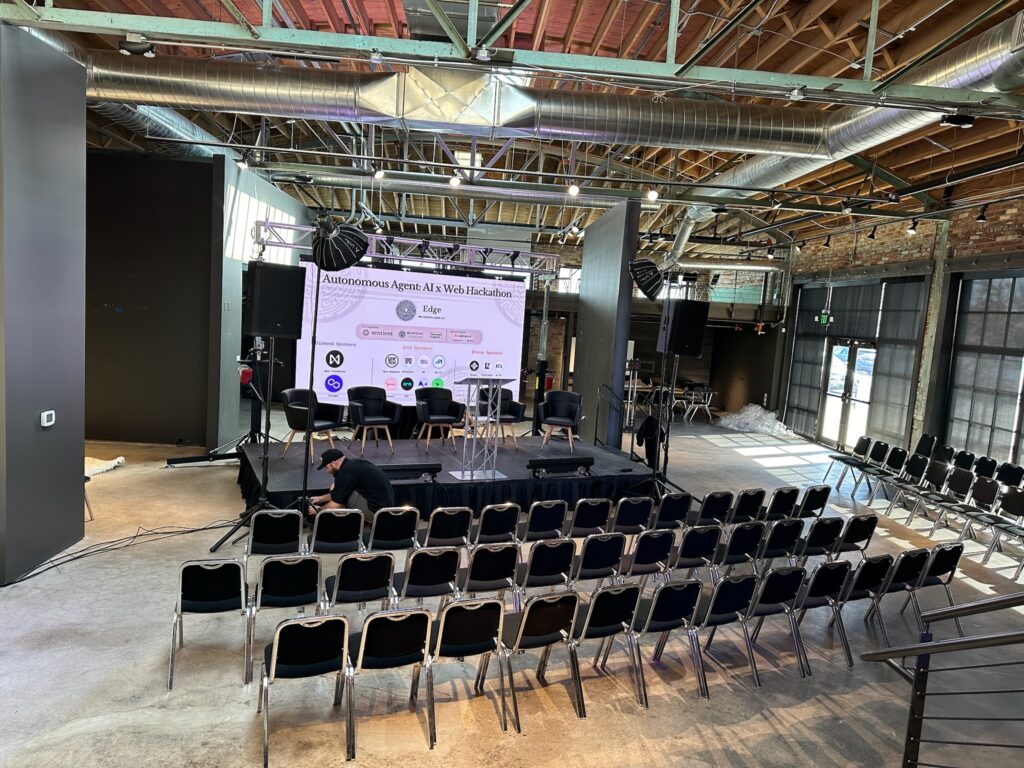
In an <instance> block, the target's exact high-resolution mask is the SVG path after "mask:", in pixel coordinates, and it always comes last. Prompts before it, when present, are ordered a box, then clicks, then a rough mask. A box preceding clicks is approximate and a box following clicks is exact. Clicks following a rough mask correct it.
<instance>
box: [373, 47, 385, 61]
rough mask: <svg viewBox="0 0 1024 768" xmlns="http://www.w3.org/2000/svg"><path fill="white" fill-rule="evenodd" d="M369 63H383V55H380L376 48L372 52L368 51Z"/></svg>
mask: <svg viewBox="0 0 1024 768" xmlns="http://www.w3.org/2000/svg"><path fill="white" fill-rule="evenodd" d="M370 63H371V64H383V63H384V54H383V53H381V52H380V51H379V50H377V49H376V48H374V49H373V50H372V51H370Z"/></svg>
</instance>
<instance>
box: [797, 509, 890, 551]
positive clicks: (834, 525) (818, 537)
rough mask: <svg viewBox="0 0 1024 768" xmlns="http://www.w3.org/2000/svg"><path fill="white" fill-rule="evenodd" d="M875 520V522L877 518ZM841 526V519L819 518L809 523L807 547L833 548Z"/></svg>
mask: <svg viewBox="0 0 1024 768" xmlns="http://www.w3.org/2000/svg"><path fill="white" fill-rule="evenodd" d="M875 519H876V520H877V519H878V518H875ZM843 525H844V522H843V518H841V517H819V518H818V519H817V520H815V521H814V522H812V523H811V528H810V530H809V531H807V536H806V539H805V540H806V541H807V547H808V548H811V547H817V548H823V549H831V548H833V547H834V546H835V545H836V543H837V542H838V541H839V539H840V538H842V535H843Z"/></svg>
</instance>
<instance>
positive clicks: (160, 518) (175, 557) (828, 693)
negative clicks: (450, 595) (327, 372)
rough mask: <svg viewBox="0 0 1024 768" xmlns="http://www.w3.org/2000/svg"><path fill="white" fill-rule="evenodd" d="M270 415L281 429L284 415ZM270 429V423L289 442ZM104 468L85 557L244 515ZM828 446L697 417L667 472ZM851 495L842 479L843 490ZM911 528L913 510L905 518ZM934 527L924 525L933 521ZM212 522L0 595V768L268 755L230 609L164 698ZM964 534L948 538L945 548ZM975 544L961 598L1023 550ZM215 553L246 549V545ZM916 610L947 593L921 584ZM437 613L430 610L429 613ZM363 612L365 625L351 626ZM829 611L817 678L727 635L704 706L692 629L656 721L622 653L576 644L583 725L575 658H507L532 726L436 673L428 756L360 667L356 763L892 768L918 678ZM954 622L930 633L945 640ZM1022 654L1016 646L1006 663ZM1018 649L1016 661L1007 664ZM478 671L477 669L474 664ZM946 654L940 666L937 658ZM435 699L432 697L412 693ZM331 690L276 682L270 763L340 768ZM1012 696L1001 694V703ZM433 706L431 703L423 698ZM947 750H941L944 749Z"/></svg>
mask: <svg viewBox="0 0 1024 768" xmlns="http://www.w3.org/2000/svg"><path fill="white" fill-rule="evenodd" d="M275 424H277V421H276V420H275ZM278 428H279V427H278V426H275V433H276V432H277V431H278ZM86 452H87V454H88V455H90V456H93V457H97V458H113V457H114V456H117V455H124V456H125V457H126V458H127V463H126V465H125V466H124V467H122V468H120V469H117V470H115V471H113V472H109V473H106V474H103V475H100V476H98V477H96V478H94V480H93V481H92V482H91V483H90V484H89V494H90V498H91V500H92V504H93V508H94V510H95V512H96V520H95V521H94V522H91V523H88V524H87V526H86V534H87V535H86V538H85V540H83V541H82V542H80V544H79V545H77V546H76V547H75V548H74V549H75V550H78V549H81V548H84V547H88V546H93V545H96V544H98V543H100V542H106V541H112V540H115V539H120V538H121V537H128V536H133V535H136V534H137V533H143V534H145V533H147V532H151V531H163V532H165V533H174V532H175V531H176V530H177V527H179V526H181V527H200V526H208V525H211V524H214V523H215V522H216V521H226V520H230V519H231V518H234V517H235V516H236V515H237V514H238V513H239V511H240V506H241V505H240V497H239V495H238V489H237V486H236V485H235V476H236V472H237V465H235V464H231V463H228V464H224V465H204V466H201V467H196V468H179V469H166V468H164V459H165V458H166V457H167V456H170V455H180V454H182V453H188V451H187V450H181V449H175V448H171V447H167V446H140V445H121V444H101V443H90V444H89V445H88V446H87V451H86ZM822 454H823V452H822V451H821V450H820V448H818V447H816V446H812V445H808V444H806V443H804V442H803V441H790V440H780V439H777V438H765V437H762V436H755V435H742V434H738V433H733V432H727V431H726V430H721V429H717V428H712V427H703V426H697V425H694V426H689V427H686V428H685V429H682V428H681V429H680V430H678V434H675V435H674V436H673V445H672V455H671V461H670V467H671V473H670V474H671V477H672V478H673V479H674V480H676V481H677V482H679V483H680V484H681V485H683V486H684V487H686V488H687V489H689V490H691V491H692V492H694V493H696V494H700V493H704V492H706V491H708V490H713V489H733V490H737V489H740V488H746V487H752V486H762V487H769V488H770V487H774V486H778V485H785V484H808V483H811V482H817V481H818V480H819V478H820V477H821V474H822V472H823V467H822V465H821V457H822ZM849 488H850V484H847V485H846V486H845V489H846V490H848V489H849ZM833 501H834V504H833V508H832V509H831V510H830V513H833V514H835V513H841V512H844V511H849V510H850V509H851V508H857V509H859V508H860V506H861V505H862V501H857V500H852V499H850V498H849V497H848V496H846V495H836V496H835V497H834V499H833ZM899 517H900V518H902V517H903V514H901V515H900V516H899ZM925 525H926V524H918V523H917V522H916V521H915V526H914V528H913V529H910V528H907V527H905V526H904V525H902V524H900V523H898V522H895V521H893V520H890V519H888V518H883V522H882V526H881V529H880V531H879V535H878V536H877V537H876V540H875V543H874V544H873V545H872V550H873V551H875V552H883V551H892V552H896V551H898V550H900V549H903V548H906V547H908V546H919V545H922V544H927V543H929V540H928V539H926V538H925V537H924V536H923V535H922V531H923V530H924V529H925V528H924V526H925ZM927 525H930V524H927ZM221 532H222V531H221V530H211V531H203V532H199V533H188V534H185V535H176V536H168V537H164V538H161V537H160V536H158V535H148V536H143V537H140V538H138V539H137V540H136V541H137V543H135V544H134V545H133V546H128V547H125V548H122V549H118V550H115V551H109V552H104V553H102V554H96V555H93V556H90V557H87V558H83V559H80V560H77V561H75V562H71V563H68V564H66V565H63V566H61V567H60V568H56V569H52V570H49V571H47V572H45V573H42V574H41V575H39V576H37V577H35V578H31V579H28V580H27V581H24V582H22V583H19V584H15V585H13V586H10V587H7V588H4V589H2V590H0V709H2V717H0V724H2V725H0V765H4V766H12V767H13V766H41V767H42V766H45V767H46V768H51V767H52V766H65V765H67V766H76V768H85V766H107V767H109V766H131V768H141V767H142V766H254V765H259V764H260V759H261V746H260V745H261V725H260V719H259V717H257V715H256V693H257V688H258V686H257V685H255V684H252V685H248V686H245V685H242V650H241V645H242V624H241V619H240V618H239V617H238V616H236V615H225V616H217V617H210V618H206V617H191V616H189V617H186V620H185V647H184V649H183V650H182V651H181V652H180V653H179V656H178V664H177V670H176V675H175V686H174V690H173V691H170V692H169V691H167V690H166V685H165V684H166V671H167V651H168V645H169V640H170V638H169V632H170V618H171V610H172V607H173V604H174V591H175V588H176V578H177V569H178V566H179V564H180V563H181V561H183V560H186V559H191V558H202V557H208V556H209V553H208V548H209V547H210V545H211V544H212V543H213V542H214V541H215V540H216V539H217V538H218V537H219V536H220V535H221ZM954 537H955V532H950V531H945V530H943V531H940V532H939V533H938V534H937V535H936V540H940V541H941V540H949V539H951V538H954ZM983 548H984V542H981V543H977V542H970V543H969V544H968V556H967V557H966V558H965V560H964V561H963V564H962V573H961V575H960V576H959V577H958V579H957V581H956V584H955V585H954V592H955V595H956V598H957V600H958V601H966V600H971V599H977V598H979V597H983V596H987V595H991V594H1003V593H1007V592H1010V591H1014V590H1015V589H1016V588H1017V587H1016V586H1015V585H1013V584H1012V583H1011V582H1009V580H1008V576H1010V575H1012V570H1013V565H1014V560H1013V559H1011V558H1009V557H1004V556H1002V555H997V556H996V558H994V559H993V561H992V562H991V563H990V564H989V566H986V567H982V566H980V565H979V564H978V560H979V559H980V552H981V550H983ZM218 555H219V556H228V557H238V556H240V555H241V545H235V546H231V545H228V546H226V547H224V548H223V549H222V550H221V551H220V552H219V553H218ZM922 602H923V603H924V604H925V606H926V607H929V606H937V605H939V604H940V603H941V594H926V595H924V596H923V598H922ZM899 604H900V601H899V600H898V599H897V598H891V599H890V600H887V601H886V611H885V618H886V622H887V625H888V627H889V632H890V636H891V638H892V641H893V642H894V643H902V642H909V641H913V640H914V639H915V637H916V634H917V630H916V627H915V626H914V622H913V619H912V618H911V616H910V614H909V612H908V613H907V614H906V616H900V615H899V613H898V609H899ZM428 607H433V606H432V604H431V603H430V602H429V601H428ZM863 614H864V608H863V607H862V606H855V605H851V606H849V608H848V610H847V611H846V614H845V615H846V616H847V625H848V628H849V633H850V640H851V644H852V645H853V649H854V653H855V654H856V653H859V652H863V651H866V650H871V649H874V648H877V647H878V645H879V642H880V638H879V634H878V631H877V628H876V626H875V625H874V624H873V623H871V624H866V623H865V622H864V621H863V620H862V618H863ZM284 616H285V612H284V611H276V612H275V611H267V612H266V614H265V615H263V614H262V613H261V615H260V617H259V619H258V626H257V632H258V637H259V641H260V643H261V644H262V643H265V642H267V641H268V640H269V638H270V635H271V632H272V628H273V625H274V624H275V622H276V621H278V620H279V619H280V618H283V617H284ZM349 616H350V618H352V619H353V620H354V621H359V620H360V619H361V616H360V615H359V614H358V613H356V612H354V611H353V612H351V613H350V614H349ZM825 619H826V617H825V616H824V615H823V614H822V615H814V613H811V614H809V615H808V617H807V620H806V621H805V622H804V631H803V634H804V639H805V641H806V643H807V645H808V651H809V655H810V662H811V665H812V667H813V676H812V677H810V678H808V679H801V678H800V676H799V673H798V668H797V665H796V662H795V657H794V655H793V653H792V648H791V646H790V644H789V636H788V633H787V632H786V631H785V630H784V629H783V627H782V622H781V621H779V620H775V621H770V622H769V623H768V624H766V626H765V629H764V631H763V632H762V635H761V638H760V641H759V644H758V664H759V667H760V670H761V677H762V684H763V687H762V688H760V689H756V688H754V687H753V685H752V682H751V678H750V675H749V672H748V669H747V665H746V658H745V655H744V652H743V646H742V641H741V639H740V635H739V632H738V630H735V629H726V630H725V631H721V632H719V633H718V635H717V636H716V638H715V642H714V645H713V646H712V648H711V652H710V654H709V656H708V658H707V669H708V681H709V685H710V691H711V699H710V701H702V700H700V699H699V698H698V695H697V687H696V681H695V679H694V674H693V670H692V667H691V665H690V661H689V659H688V657H687V656H686V649H687V646H686V642H685V638H680V637H674V638H673V639H672V641H671V642H670V643H669V645H668V649H667V651H666V653H665V656H664V658H663V660H662V662H661V663H659V664H651V663H650V662H649V658H650V653H651V648H652V644H653V643H652V640H651V639H649V640H646V641H645V643H644V654H645V657H646V658H647V659H648V662H647V668H646V669H647V683H648V686H649V696H650V709H649V710H646V711H644V710H641V709H639V708H638V707H637V705H636V702H635V700H634V698H633V695H632V689H631V683H630V678H629V674H628V667H627V664H626V659H625V655H624V654H623V653H622V652H621V650H619V647H618V646H617V650H616V653H615V654H613V656H612V657H611V659H610V662H609V665H608V672H607V673H603V672H597V671H596V670H595V669H594V668H593V667H592V666H591V665H590V659H591V658H592V654H593V652H594V650H596V648H595V647H594V645H593V643H589V644H585V645H584V647H583V649H582V653H581V655H582V658H583V660H584V665H583V674H584V681H583V685H584V690H585V693H586V700H587V710H588V712H587V714H588V717H587V719H586V720H578V719H577V718H576V717H575V714H574V712H573V709H572V704H571V700H570V698H569V696H570V691H569V688H568V685H567V682H568V674H567V667H566V663H565V654H564V651H562V650H558V651H556V652H555V653H554V654H553V656H552V661H551V664H550V666H549V671H548V675H547V677H548V681H549V682H548V684H547V685H546V686H543V685H541V684H539V683H538V680H537V678H536V675H535V668H536V662H537V656H536V654H525V655H522V656H517V657H515V658H514V660H513V663H514V666H515V668H516V683H517V686H518V690H519V693H520V699H519V703H520V708H521V713H522V721H523V734H522V735H516V734H514V733H513V732H511V731H510V732H509V733H502V731H501V729H500V727H499V719H498V714H497V712H498V710H497V708H498V699H497V680H496V675H497V668H496V665H495V664H492V665H491V674H490V676H489V680H488V682H487V690H486V694H485V695H483V696H476V697H474V696H473V695H471V680H472V678H473V674H474V668H473V667H472V666H471V665H470V664H469V663H467V664H461V663H457V662H444V663H442V664H441V665H440V666H439V667H438V668H437V670H436V679H437V684H436V685H437V732H438V744H437V746H436V748H435V749H434V750H433V751H429V750H428V748H427V738H426V721H425V715H424V711H423V708H422V706H418V707H415V708H410V706H409V704H408V700H407V699H408V688H409V681H410V673H409V671H408V670H403V671H401V672H396V673H367V674H365V675H362V676H360V677H359V678H358V679H357V684H356V699H355V700H356V713H357V720H358V756H357V764H361V765H367V766H404V765H412V764H415V765H423V766H442V765H443V766H446V768H456V767H461V766H466V768H469V767H470V766H472V767H473V768H475V767H476V766H481V765H494V766H558V767H559V768H561V767H563V766H611V765H614V766H650V765H671V766H676V765H680V766H681V765H686V766H794V765H800V766H830V765H875V766H888V765H897V764H898V762H899V757H900V753H901V750H902V743H903V730H904V723H905V720H906V712H907V700H908V694H909V687H908V685H907V684H906V683H905V682H904V681H903V680H902V679H901V678H900V677H899V676H898V675H897V674H896V673H895V672H894V671H893V670H892V669H890V668H888V667H886V666H884V665H881V664H870V663H866V662H862V661H860V660H859V659H858V660H857V661H856V663H855V665H854V667H853V668H852V669H850V668H848V667H847V666H846V663H845V660H844V658H843V653H842V649H841V646H840V645H839V642H838V638H837V637H836V636H835V634H834V633H833V632H832V631H830V630H829V629H828V628H827V627H826V626H825V624H826V620H825ZM964 623H965V628H966V629H967V631H968V633H971V634H973V633H978V632H988V631H999V630H1006V629H1010V628H1018V629H1019V628H1020V625H1021V616H1020V614H1019V613H1018V612H1007V613H1004V614H1001V615H998V616H986V617H981V618H977V619H970V620H966V621H965V622H964ZM952 632H953V628H952V627H946V626H937V627H936V634H937V635H938V636H940V637H946V636H950V635H951V634H952ZM1005 653H1006V655H1007V656H1013V652H1012V651H1006V652H1005ZM1001 658H1002V656H1000V655H998V654H996V653H994V652H988V653H975V654H971V655H970V657H969V659H968V658H966V655H961V656H960V657H959V658H956V659H952V658H945V659H943V660H942V663H943V664H944V665H951V664H963V663H967V661H968V660H969V661H970V662H971V663H979V662H986V663H987V662H991V661H994V660H1000V659H1001ZM1015 658H1021V655H1020V654H1019V653H1018V654H1016V656H1015ZM471 661H472V660H471ZM938 665H939V663H938V661H937V662H936V666H938ZM1016 669H1019V668H1015V667H1010V668H997V669H996V670H995V672H996V674H994V673H992V672H990V671H988V670H984V671H972V672H966V673H965V672H952V673H948V674H946V675H944V676H938V675H936V676H934V678H933V679H934V683H933V684H934V685H935V686H936V688H938V689H942V688H943V686H945V687H946V688H947V689H948V690H956V689H957V688H958V686H959V688H964V687H972V686H973V687H975V688H978V687H985V686H986V685H988V686H989V687H991V685H993V684H997V685H1001V686H1002V687H1005V688H1012V687H1020V686H1019V684H1018V685H1016V686H1015V685H1010V684H1008V681H1012V680H1014V679H1017V680H1019V677H1017V676H1016V675H1015V674H1014V671H1015V670H1016ZM422 691H423V688H422V686H421V693H422ZM332 693H333V683H332V681H331V680H329V679H319V680H312V681H288V680H284V681H280V682H278V683H276V684H275V685H274V686H273V688H272V691H271V713H272V714H271V737H270V738H271V753H270V762H271V765H273V766H287V765H296V764H302V765H308V766H340V765H342V764H343V763H344V762H345V760H344V738H345V730H344V713H343V711H342V710H341V708H332V706H331V698H332ZM1001 699H1003V700H1000V697H998V696H985V697H982V696H975V697H970V700H969V703H968V701H965V700H964V699H963V698H960V697H948V698H943V699H941V700H939V699H936V700H935V701H936V703H935V704H933V703H932V702H931V701H930V702H929V711H930V712H933V713H941V714H963V713H965V712H969V713H971V714H972V716H980V715H985V714H991V713H993V712H995V713H1002V714H1003V715H1004V716H1005V715H1021V714H1024V713H1022V712H1021V711H1020V710H1021V709H1024V703H1022V702H1021V697H1010V696H1005V695H1004V696H1002V697H1001ZM1007 699H1010V700H1009V701H1006V700H1007ZM421 704H422V701H421ZM1012 726H1013V724H1001V723H981V724H973V723H963V722H959V721H956V722H950V723H946V722H945V721H941V722H940V724H938V725H935V726H934V727H935V728H936V729H938V730H934V731H932V733H933V734H934V733H937V732H941V729H942V728H949V729H951V730H950V731H949V732H950V733H953V734H954V736H956V735H963V736H966V737H968V738H969V739H970V740H972V741H975V742H977V741H1021V739H1020V738H1019V737H1018V738H1016V739H1014V738H1012ZM928 749H929V748H927V747H926V751H925V752H923V756H924V755H927V756H928V757H929V758H931V760H929V761H930V762H932V761H933V762H935V763H944V764H949V765H965V764H975V763H977V762H978V761H979V760H984V761H985V762H986V763H987V764H988V765H991V766H999V765H1016V764H1018V763H1017V762H1015V761H1013V760H1011V759H1010V758H1012V757H1014V755H1013V754H1012V753H1010V752H1008V751H1007V750H1000V749H995V748H980V749H979V748H976V749H973V750H971V751H970V752H963V753H961V752H951V751H949V750H946V751H944V749H945V748H942V747H931V748H930V751H928ZM938 758H942V759H938Z"/></svg>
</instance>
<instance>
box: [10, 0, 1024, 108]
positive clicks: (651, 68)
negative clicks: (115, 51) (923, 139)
mask: <svg viewBox="0 0 1024 768" xmlns="http://www.w3.org/2000/svg"><path fill="white" fill-rule="evenodd" d="M35 12H36V13H38V18H36V17H35V16H34V15H33V13H32V12H30V11H27V10H25V9H24V8H22V7H20V6H17V5H13V4H3V5H0V21H6V22H9V23H12V24H18V25H21V26H41V27H47V28H50V29H59V30H65V31H72V32H84V33H90V34H96V35H106V36H110V35H117V36H121V35H124V34H127V33H129V32H132V33H135V34H140V35H143V36H144V37H146V38H147V39H149V40H152V41H153V42H156V43H160V44H163V45H176V44H183V45H188V44H199V45H220V46H224V47H228V48H231V47H236V48H239V49H244V50H265V51H274V52H293V53H296V54H299V53H304V54H311V53H322V54H329V55H336V56H345V55H349V54H351V53H369V52H371V51H372V50H374V49H377V50H379V51H380V52H381V53H382V54H384V55H385V56H391V57H396V58H400V59H401V58H405V59H421V60H428V61H431V62H433V61H435V60H436V61H437V62H439V63H444V62H452V63H457V64H460V65H465V54H464V52H463V51H462V50H461V49H460V47H459V46H457V45H455V44H454V43H450V42H448V43H445V42H436V41H431V40H410V39H405V38H393V37H371V36H366V35H351V34H341V33H337V32H321V31H317V30H306V29H284V28H278V27H265V26H260V27H256V28H255V31H256V32H257V33H258V34H259V35H260V37H259V38H256V39H254V38H252V37H251V36H250V35H249V34H247V33H245V32H244V31H243V30H242V29H241V28H240V27H239V26H238V25H236V24H233V23H226V22H217V21H200V20H196V19H177V18H167V17H162V16H139V15H133V14H118V13H106V12H101V11H81V10H72V9H64V8H60V9H58V8H36V9H35ZM510 13H511V11H510ZM508 15H509V14H506V17H507V16H508ZM495 39H496V38H495ZM482 44H483V41H481V45H482ZM499 53H500V54H502V56H501V58H502V59H503V61H502V63H501V65H500V66H502V67H503V68H507V69H512V70H513V71H515V70H517V69H518V68H519V67H523V68H525V69H523V72H524V73H526V74H529V75H531V76H536V75H537V70H544V71H548V72H585V73H590V74H596V75H600V76H602V77H607V78H611V79H617V80H619V81H620V82H621V83H640V82H643V83H650V84H657V85H664V86H671V87H672V88H678V87H679V86H680V85H686V86H688V87H692V88H697V87H703V88H705V89H708V90H722V89H725V90H729V91H731V92H735V93H739V94H747V95H756V96H760V97H768V98H777V99H782V100H787V101H788V100H789V93H790V91H792V90H793V89H794V88H803V89H804V91H805V94H806V97H807V99H808V101H819V102H823V103H832V104H866V105H875V106H886V107H894V108H908V109H921V108H931V109H941V110H949V111H953V110H956V109H959V110H961V111H964V112H972V113H975V114H984V115H992V116H1009V117H1013V118H1019V117H1021V116H1024V97H1020V96H1014V95H1010V94H1003V93H987V92H982V91H975V90H970V89H956V88H937V87H932V86H920V85H900V84H898V83H896V84H893V85H890V86H887V87H886V89H885V92H884V94H882V93H875V92H874V88H875V87H876V86H877V85H878V83H875V82H865V81H864V80H860V79H857V80H850V79H845V78H838V77H820V76H813V75H802V74H792V73H783V72H763V71H759V70H745V69H729V68H725V67H707V66H703V65H694V66H693V67H691V68H690V69H689V70H688V71H687V72H686V76H685V77H684V78H678V77H676V75H675V73H676V70H678V68H679V67H678V65H675V64H670V63H667V62H664V61H640V60H635V59H617V58H611V57H607V56H590V55H583V54H573V53H549V52H546V51H528V50H521V49H508V50H501V51H499ZM504 59H511V61H506V60H504Z"/></svg>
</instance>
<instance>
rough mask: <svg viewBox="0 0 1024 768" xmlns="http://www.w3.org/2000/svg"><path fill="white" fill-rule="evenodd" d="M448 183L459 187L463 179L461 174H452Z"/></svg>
mask: <svg viewBox="0 0 1024 768" xmlns="http://www.w3.org/2000/svg"><path fill="white" fill-rule="evenodd" d="M448 183H449V184H451V185H452V186H453V187H457V186H459V184H461V183H462V179H460V178H459V174H457V173H455V174H452V176H451V177H450V178H449V179H448Z"/></svg>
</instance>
